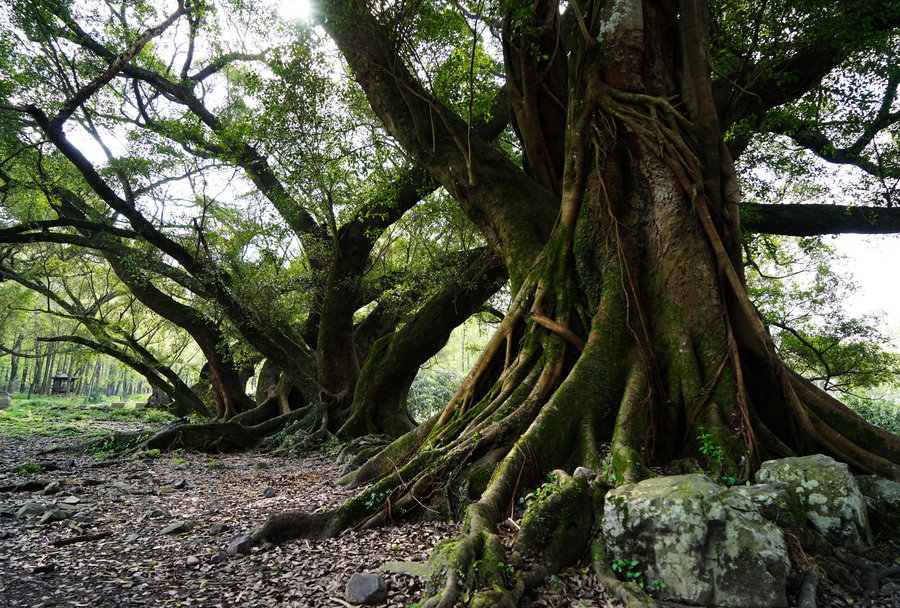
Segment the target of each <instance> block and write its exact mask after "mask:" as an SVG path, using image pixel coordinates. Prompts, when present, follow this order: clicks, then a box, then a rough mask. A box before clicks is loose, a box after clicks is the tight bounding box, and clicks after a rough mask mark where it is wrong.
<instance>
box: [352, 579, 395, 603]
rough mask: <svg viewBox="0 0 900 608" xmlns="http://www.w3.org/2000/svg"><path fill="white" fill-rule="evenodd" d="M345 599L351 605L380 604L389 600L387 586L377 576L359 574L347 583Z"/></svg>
mask: <svg viewBox="0 0 900 608" xmlns="http://www.w3.org/2000/svg"><path fill="white" fill-rule="evenodd" d="M344 599H345V600H346V601H347V602H349V603H351V604H380V603H382V602H383V601H384V600H386V599H387V586H386V585H385V584H384V579H382V578H381V577H380V576H378V575H377V574H371V573H369V572H357V573H356V574H354V575H353V576H351V577H350V581H349V582H348V583H347V588H346V589H345V590H344Z"/></svg>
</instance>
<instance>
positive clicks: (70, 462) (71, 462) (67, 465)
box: [56, 458, 75, 469]
mask: <svg viewBox="0 0 900 608" xmlns="http://www.w3.org/2000/svg"><path fill="white" fill-rule="evenodd" d="M56 466H57V467H59V468H60V469H71V468H72V467H74V466H75V459H74V458H69V459H66V460H57V461H56Z"/></svg>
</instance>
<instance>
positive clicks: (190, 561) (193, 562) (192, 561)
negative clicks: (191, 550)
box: [184, 555, 200, 568]
mask: <svg viewBox="0 0 900 608" xmlns="http://www.w3.org/2000/svg"><path fill="white" fill-rule="evenodd" d="M184 565H185V566H187V567H188V568H196V567H197V566H199V565H200V559H199V558H197V557H195V556H193V555H189V556H188V558H187V559H186V560H184Z"/></svg>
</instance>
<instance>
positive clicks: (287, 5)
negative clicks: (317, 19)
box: [278, 0, 312, 21]
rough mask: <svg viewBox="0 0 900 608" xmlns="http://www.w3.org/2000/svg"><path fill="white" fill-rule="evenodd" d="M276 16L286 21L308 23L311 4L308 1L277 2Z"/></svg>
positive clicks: (290, 0)
mask: <svg viewBox="0 0 900 608" xmlns="http://www.w3.org/2000/svg"><path fill="white" fill-rule="evenodd" d="M278 14H279V15H281V16H282V17H284V18H285V19H287V20H288V21H309V20H310V19H312V3H311V2H310V0H278Z"/></svg>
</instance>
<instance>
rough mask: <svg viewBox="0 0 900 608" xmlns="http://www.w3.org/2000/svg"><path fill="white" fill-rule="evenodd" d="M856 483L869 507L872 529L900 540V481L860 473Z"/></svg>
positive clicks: (884, 535)
mask: <svg viewBox="0 0 900 608" xmlns="http://www.w3.org/2000/svg"><path fill="white" fill-rule="evenodd" d="M856 483H857V484H859V490H860V492H862V495H863V498H864V499H865V501H866V504H867V505H868V507H869V513H868V515H869V523H871V525H872V529H873V530H875V531H876V532H878V534H879V535H880V536H882V537H885V538H891V539H894V540H900V483H897V482H896V481H891V480H890V479H885V478H884V477H879V476H878V475H858V476H857V477H856Z"/></svg>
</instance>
